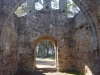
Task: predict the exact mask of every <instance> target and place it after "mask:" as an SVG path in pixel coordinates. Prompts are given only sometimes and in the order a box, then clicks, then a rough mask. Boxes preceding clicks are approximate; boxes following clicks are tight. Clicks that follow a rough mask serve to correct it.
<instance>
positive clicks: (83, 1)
mask: <svg viewBox="0 0 100 75" xmlns="http://www.w3.org/2000/svg"><path fill="white" fill-rule="evenodd" d="M23 1H24V0H0V75H14V73H15V72H16V71H17V70H33V69H34V68H35V67H36V63H35V58H36V56H35V44H34V42H35V40H37V39H39V37H41V36H48V37H52V38H54V39H56V41H57V46H58V50H57V53H58V54H57V56H58V59H57V63H58V64H57V69H58V70H59V71H64V70H67V69H72V68H76V69H78V70H79V71H81V72H82V73H83V74H84V75H100V52H99V51H100V50H99V47H100V46H99V43H100V1H99V0H73V1H74V2H75V3H76V4H77V5H78V6H79V7H80V8H81V10H82V11H81V12H79V13H78V14H77V15H76V16H75V17H74V18H72V19H68V18H67V17H66V16H67V15H66V6H65V5H66V4H64V3H66V2H61V3H60V7H59V8H60V10H49V9H48V11H47V10H41V11H37V10H34V7H33V6H34V4H33V6H31V4H32V3H31V4H30V3H29V4H30V7H29V11H30V10H32V13H29V11H28V15H27V16H24V17H21V18H18V17H17V16H14V15H13V14H14V11H15V9H16V8H17V7H18V6H19V5H20V4H21V3H22V2H23ZM33 1H34V0H33ZM63 1H64V0H63ZM47 5H48V4H47ZM45 6H46V4H45ZM49 6H50V3H49ZM45 9H46V8H45ZM94 47H95V48H94Z"/></svg>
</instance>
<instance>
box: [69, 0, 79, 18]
mask: <svg viewBox="0 0 100 75" xmlns="http://www.w3.org/2000/svg"><path fill="white" fill-rule="evenodd" d="M79 11H80V9H79V8H78V6H77V5H76V4H75V3H74V2H73V1H72V0H67V16H68V17H73V16H75V15H76V14H77V13H78V12H79Z"/></svg>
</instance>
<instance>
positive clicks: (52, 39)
mask: <svg viewBox="0 0 100 75" xmlns="http://www.w3.org/2000/svg"><path fill="white" fill-rule="evenodd" d="M43 40H48V41H50V42H52V43H53V44H54V46H55V56H56V62H55V63H56V69H57V59H58V50H57V49H58V48H57V41H56V39H55V38H53V37H50V36H41V37H39V38H37V39H36V40H35V41H34V67H36V47H37V45H38V44H39V43H40V42H41V41H43Z"/></svg>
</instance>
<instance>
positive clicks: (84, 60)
mask: <svg viewBox="0 0 100 75" xmlns="http://www.w3.org/2000/svg"><path fill="white" fill-rule="evenodd" d="M74 20H75V21H74V25H75V33H74V49H73V56H74V57H73V59H74V61H73V63H74V66H75V67H77V69H78V70H80V71H81V72H82V73H84V75H92V74H95V75H97V74H98V71H99V64H98V63H99V59H98V52H97V51H94V50H93V41H92V34H91V32H90V27H89V24H88V23H87V19H86V18H85V17H84V15H83V14H82V12H81V13H78V15H76V17H75V18H74ZM94 67H95V68H94Z"/></svg>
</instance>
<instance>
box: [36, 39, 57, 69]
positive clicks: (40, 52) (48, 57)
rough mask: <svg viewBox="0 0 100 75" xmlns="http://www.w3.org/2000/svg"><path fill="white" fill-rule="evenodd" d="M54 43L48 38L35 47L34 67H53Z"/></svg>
mask: <svg viewBox="0 0 100 75" xmlns="http://www.w3.org/2000/svg"><path fill="white" fill-rule="evenodd" d="M55 62H56V60H55V45H54V44H53V43H52V42H51V41H48V40H43V41H41V42H40V43H39V44H38V45H37V47H36V67H37V68H55V65H56V63H55Z"/></svg>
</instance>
